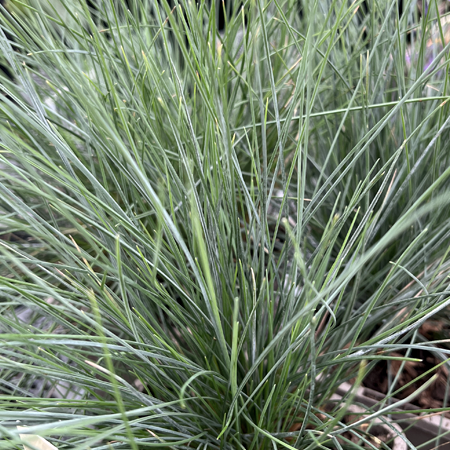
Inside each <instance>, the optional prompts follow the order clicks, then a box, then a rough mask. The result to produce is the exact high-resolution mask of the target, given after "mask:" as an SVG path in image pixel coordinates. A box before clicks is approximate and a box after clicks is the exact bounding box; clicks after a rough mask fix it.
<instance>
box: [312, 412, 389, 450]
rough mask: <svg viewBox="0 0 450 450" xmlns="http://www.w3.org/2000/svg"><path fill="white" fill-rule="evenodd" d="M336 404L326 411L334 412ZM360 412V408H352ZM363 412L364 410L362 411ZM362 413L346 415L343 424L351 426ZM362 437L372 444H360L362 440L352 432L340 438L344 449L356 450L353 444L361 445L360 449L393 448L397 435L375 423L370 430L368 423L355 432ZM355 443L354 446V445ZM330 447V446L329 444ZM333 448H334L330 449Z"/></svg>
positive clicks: (323, 417)
mask: <svg viewBox="0 0 450 450" xmlns="http://www.w3.org/2000/svg"><path fill="white" fill-rule="evenodd" d="M334 407H335V404H333V403H330V404H328V405H327V406H326V407H325V408H324V410H325V411H327V412H328V413H331V412H332V411H333V408H334ZM350 408H355V409H357V410H359V409H360V408H359V407H352V406H351V407H350ZM361 412H362V410H361ZM361 417H362V416H361V413H355V412H349V413H348V414H346V415H345V416H344V417H343V419H342V422H344V423H345V424H351V423H353V422H356V421H358V420H360V419H361ZM321 419H322V420H323V419H325V416H322V417H321ZM355 431H356V432H357V433H358V434H359V435H360V436H362V437H364V439H366V440H367V441H368V442H369V443H370V444H368V443H365V442H360V439H359V438H358V437H357V436H355V435H354V434H353V433H351V432H350V431H346V432H345V433H342V435H341V437H338V440H339V443H340V444H341V446H342V448H343V449H354V448H356V447H355V445H353V444H359V448H371V449H373V448H374V447H375V448H386V446H387V447H388V448H392V447H393V444H394V438H395V434H394V432H393V431H391V430H390V429H389V428H387V427H386V426H384V425H381V424H379V423H373V424H372V425H371V426H370V428H369V424H368V423H363V424H361V425H360V426H359V427H358V428H357V429H356V430H355ZM352 443H353V444H352ZM328 445H329V444H328ZM330 448H332V447H330Z"/></svg>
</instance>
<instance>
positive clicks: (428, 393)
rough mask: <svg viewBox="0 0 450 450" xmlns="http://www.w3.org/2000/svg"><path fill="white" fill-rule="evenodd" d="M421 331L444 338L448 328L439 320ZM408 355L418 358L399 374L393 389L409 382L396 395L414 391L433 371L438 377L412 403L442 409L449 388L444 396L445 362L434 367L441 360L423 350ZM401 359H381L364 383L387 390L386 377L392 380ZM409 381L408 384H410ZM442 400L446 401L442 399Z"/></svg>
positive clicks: (445, 383)
mask: <svg viewBox="0 0 450 450" xmlns="http://www.w3.org/2000/svg"><path fill="white" fill-rule="evenodd" d="M420 331H421V334H422V335H423V336H424V337H426V338H427V339H430V340H435V339H442V338H445V337H444V336H443V334H444V333H445V332H446V333H445V334H449V331H450V330H445V329H444V326H443V325H442V322H433V321H429V322H426V323H425V324H424V325H423V326H422V328H421V330H420ZM405 353H406V351H401V352H393V353H391V356H405ZM409 356H410V357H411V358H417V359H421V362H419V361H407V362H406V363H405V365H404V367H403V370H402V372H401V374H400V376H399V380H398V382H397V385H396V386H395V388H394V389H393V390H394V391H396V390H397V389H399V388H401V387H403V386H406V385H408V386H407V387H405V389H403V390H401V391H400V392H398V393H397V394H395V398H398V399H403V398H406V397H407V396H408V395H411V394H412V393H413V392H415V391H416V390H417V389H418V388H419V387H420V386H422V385H423V384H424V383H425V382H426V381H427V380H429V379H430V378H431V377H432V376H433V375H434V374H436V373H437V374H438V377H437V379H436V380H435V381H434V382H433V383H432V384H431V385H430V386H429V387H428V388H427V389H426V390H425V391H423V392H422V393H420V394H419V395H418V397H416V398H415V399H414V400H413V402H412V403H413V404H414V405H417V406H418V407H420V408H427V409H428V408H443V407H447V406H449V405H450V395H449V394H450V388H449V389H448V393H447V398H446V399H445V396H446V395H445V393H446V388H447V383H448V382H449V380H448V375H449V374H448V369H447V368H446V367H445V365H441V366H440V367H438V368H437V369H436V368H435V367H436V366H437V365H438V364H439V363H441V360H440V359H439V358H437V357H435V356H434V355H433V354H432V353H430V352H428V351H426V350H416V349H414V350H412V351H411V353H410V354H409ZM401 363H402V362H401V361H390V362H389V363H388V361H380V362H379V363H378V364H377V365H376V366H375V367H374V368H373V369H372V370H371V371H370V372H369V373H368V374H367V375H366V377H365V378H364V380H363V385H364V386H366V387H368V388H370V389H373V390H375V391H378V392H381V393H383V394H386V393H387V391H388V385H389V378H390V382H392V381H393V380H394V378H395V376H396V375H397V374H398V372H399V369H400V366H401ZM428 371H430V372H429V373H428V374H427V375H425V376H423V377H422V378H421V379H419V380H417V381H414V380H415V379H416V378H417V377H418V376H420V375H422V374H424V373H426V372H428ZM409 383H411V384H409ZM444 400H446V401H445V402H444ZM445 417H447V418H450V410H449V411H448V412H446V413H445Z"/></svg>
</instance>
